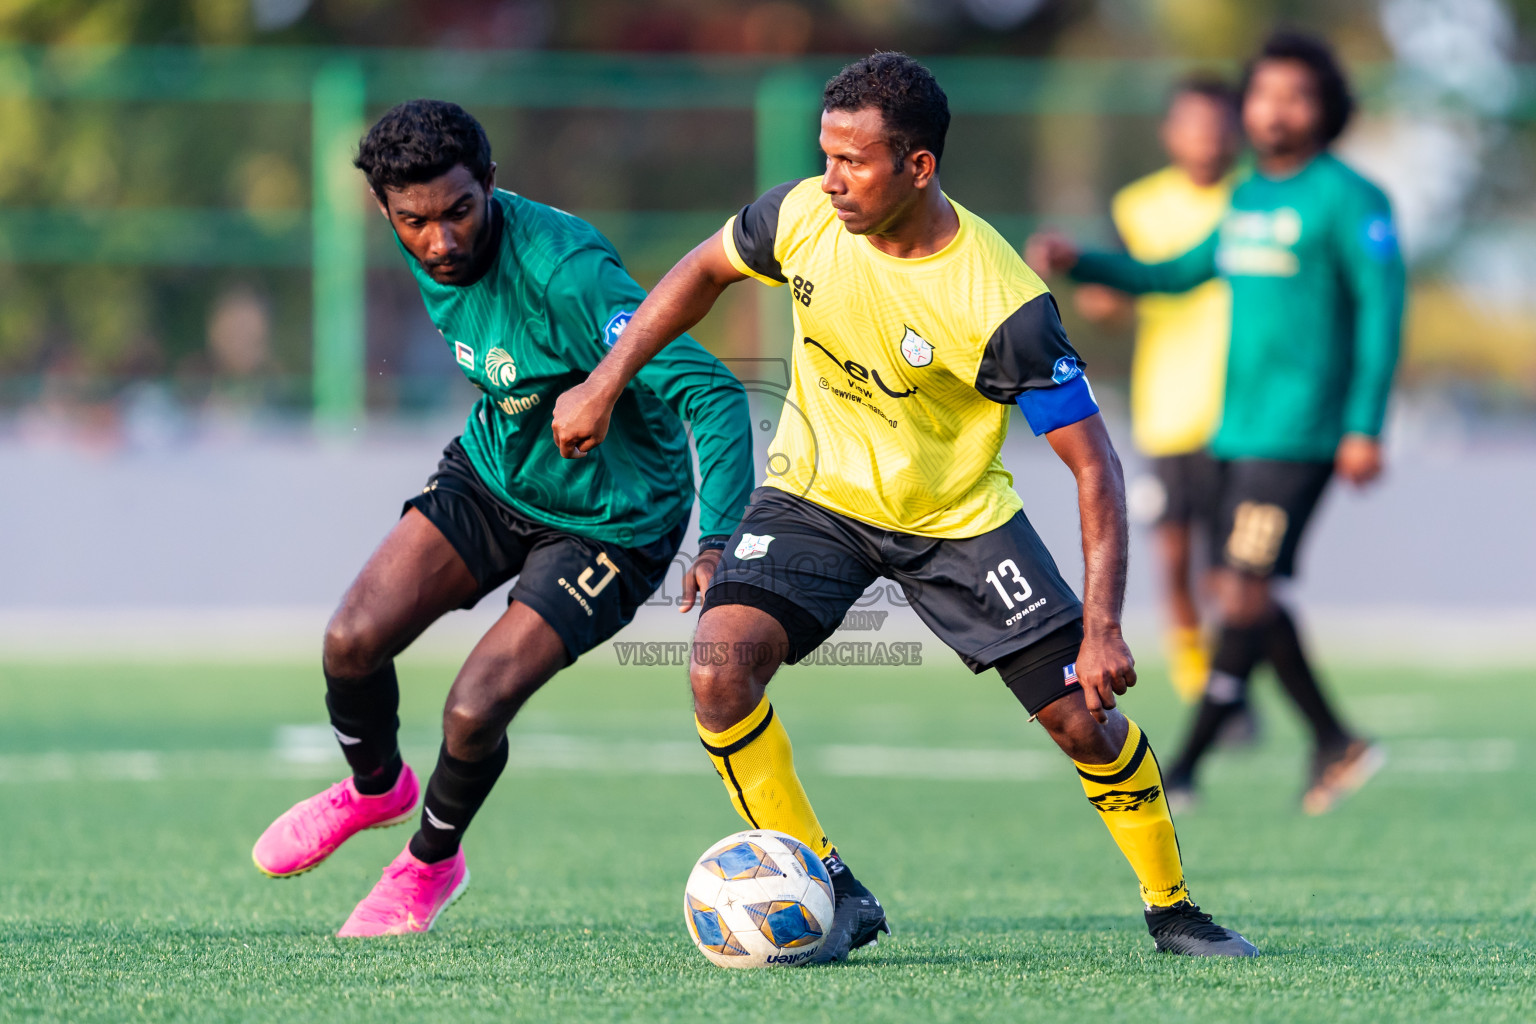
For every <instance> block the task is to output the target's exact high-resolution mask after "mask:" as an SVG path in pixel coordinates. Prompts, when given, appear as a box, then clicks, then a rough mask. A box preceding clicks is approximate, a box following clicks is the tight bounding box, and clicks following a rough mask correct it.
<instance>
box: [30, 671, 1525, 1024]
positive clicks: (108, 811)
mask: <svg viewBox="0 0 1536 1024" xmlns="http://www.w3.org/2000/svg"><path fill="white" fill-rule="evenodd" d="M1332 675H1333V678H1334V680H1335V682H1336V684H1337V685H1338V688H1339V690H1340V692H1341V693H1342V694H1343V695H1344V700H1345V703H1346V705H1347V706H1348V707H1349V709H1350V711H1351V714H1352V716H1353V718H1354V719H1355V721H1357V722H1358V723H1359V724H1360V725H1361V726H1362V727H1363V728H1365V729H1367V730H1369V731H1372V732H1374V733H1375V734H1376V735H1378V736H1380V737H1381V738H1382V739H1383V741H1384V742H1385V743H1386V745H1387V747H1388V750H1389V752H1390V755H1391V758H1392V760H1391V762H1390V763H1389V765H1388V767H1387V768H1386V769H1385V770H1384V771H1383V772H1382V774H1381V775H1380V776H1378V778H1377V779H1376V781H1374V782H1373V783H1372V784H1371V785H1370V786H1369V787H1367V788H1366V789H1365V790H1363V791H1362V792H1361V793H1359V794H1357V795H1356V796H1355V797H1354V798H1353V799H1352V800H1350V801H1349V802H1348V803H1346V804H1345V805H1344V806H1343V807H1341V808H1340V809H1339V810H1338V811H1337V812H1336V813H1335V814H1333V815H1331V816H1328V817H1326V818H1321V819H1309V818H1306V817H1303V816H1302V815H1301V814H1300V812H1299V811H1298V809H1297V800H1296V798H1297V795H1298V791H1299V788H1300V783H1301V778H1302V762H1303V758H1304V755H1305V751H1304V747H1303V744H1302V741H1301V738H1300V734H1299V733H1298V731H1297V729H1296V728H1295V725H1294V723H1293V721H1292V719H1291V715H1290V713H1289V710H1288V708H1286V707H1285V706H1284V705H1283V704H1281V703H1280V702H1279V700H1278V699H1275V698H1274V697H1273V695H1272V691H1273V687H1272V686H1271V685H1269V684H1262V685H1261V689H1260V694H1261V696H1262V697H1263V698H1264V700H1263V702H1262V705H1263V706H1262V710H1263V712H1264V721H1265V725H1266V729H1265V734H1264V740H1263V743H1262V744H1261V746H1260V748H1259V749H1257V750H1255V751H1251V752H1246V753H1240V754H1239V753H1231V754H1223V755H1221V756H1219V757H1218V758H1217V759H1215V760H1213V761H1212V762H1210V764H1209V770H1208V772H1207V786H1206V790H1205V801H1204V803H1203V805H1202V806H1201V807H1200V808H1199V810H1198V811H1197V812H1194V813H1191V814H1187V815H1183V816H1181V817H1180V819H1179V825H1180V835H1181V840H1182V847H1183V850H1184V854H1185V861H1186V868H1187V870H1188V873H1189V880H1190V883H1191V886H1192V887H1193V890H1194V894H1195V896H1196V898H1197V899H1198V900H1199V901H1200V902H1201V903H1202V904H1203V905H1204V906H1205V908H1206V909H1207V910H1209V911H1211V912H1213V913H1214V914H1216V915H1217V919H1218V920H1220V921H1222V922H1224V923H1227V924H1230V925H1231V926H1234V927H1237V928H1239V929H1240V930H1241V931H1243V932H1244V933H1245V934H1246V935H1247V936H1248V937H1249V938H1251V939H1253V940H1254V941H1255V942H1257V943H1258V944H1259V946H1260V947H1261V948H1262V949H1263V950H1264V956H1263V957H1262V958H1260V959H1258V960H1253V961H1196V960H1191V959H1187V958H1175V957H1168V956H1160V955H1157V954H1155V953H1153V951H1152V945H1151V941H1150V940H1149V939H1148V937H1147V935H1146V932H1145V929H1144V927H1143V925H1142V921H1141V908H1140V905H1139V903H1138V901H1137V899H1136V886H1135V880H1134V878H1133V877H1132V875H1131V873H1130V871H1129V869H1128V868H1127V866H1126V865H1125V863H1124V861H1123V860H1122V859H1121V858H1120V856H1119V854H1118V852H1117V851H1116V850H1115V849H1114V847H1113V846H1112V844H1111V842H1110V840H1109V838H1108V835H1107V833H1106V832H1105V830H1104V827H1103V825H1102V824H1101V823H1100V821H1099V820H1098V817H1097V816H1096V815H1095V814H1094V813H1093V812H1092V810H1091V809H1090V808H1089V807H1088V805H1087V804H1086V802H1085V801H1084V799H1083V795H1082V791H1081V789H1080V787H1079V786H1078V783H1077V781H1076V777H1075V775H1074V773H1073V772H1072V770H1071V767H1070V765H1069V764H1068V763H1067V762H1066V761H1065V760H1064V759H1059V758H1058V757H1056V755H1054V754H1053V752H1052V750H1051V748H1050V746H1049V744H1048V741H1047V739H1046V738H1045V736H1044V735H1043V733H1042V732H1041V731H1040V729H1039V727H1038V726H1035V725H1030V724H1028V723H1027V721H1026V717H1025V715H1024V714H1023V713H1022V712H1020V711H1019V709H1018V708H1017V706H1016V705H1014V704H1013V702H1012V698H1011V697H1010V696H1009V695H1008V693H1007V692H1006V691H1005V690H1004V689H1003V687H1002V686H1001V685H1000V684H998V683H997V682H996V680H995V679H991V678H988V677H982V678H980V679H977V678H972V677H971V676H970V675H969V674H968V673H967V672H965V671H964V670H963V669H960V668H958V667H957V666H953V665H952V663H951V662H949V661H948V660H944V661H942V662H941V663H940V664H937V665H928V666H925V667H922V668H892V669H839V668H801V669H791V670H786V671H785V673H784V674H783V675H782V676H781V678H780V680H779V681H777V682H776V683H775V684H774V686H773V688H772V693H773V696H774V699H775V705H776V707H777V709H778V711H779V713H780V715H781V716H782V717H783V718H784V720H785V722H786V723H787V725H788V728H789V730H790V734H791V736H792V737H793V738H794V740H795V742H796V749H797V757H798V758H799V762H800V765H801V769H802V776H803V777H804V779H805V781H806V784H807V787H808V788H809V790H810V793H811V796H812V798H813V800H814V801H815V802H816V806H817V808H818V810H819V812H820V814H821V817H822V820H823V823H824V824H825V825H826V827H827V828H828V829H829V831H830V833H831V835H832V837H833V839H834V841H836V842H837V843H838V844H839V846H840V848H841V850H842V852H843V853H844V854H845V856H846V857H847V860H848V862H849V863H850V864H851V865H852V866H853V868H854V869H855V871H856V872H858V874H859V876H860V877H861V878H862V879H863V880H864V881H865V882H866V883H867V884H868V885H869V886H870V887H871V888H872V889H873V890H874V891H875V892H876V893H877V894H878V895H879V896H880V897H881V899H882V900H883V902H884V903H885V904H886V906H887V909H888V911H889V913H890V917H891V921H892V923H893V925H894V926H895V929H896V934H895V935H894V936H892V937H890V938H889V939H888V940H882V942H881V944H880V946H879V948H878V949H875V950H865V951H861V952H860V953H858V954H855V956H854V958H853V960H852V962H850V963H848V964H846V965H842V966H834V967H830V968H813V969H775V970H766V971H725V970H721V969H718V968H715V967H713V966H711V965H710V964H708V963H707V962H706V961H705V960H704V958H703V957H702V956H700V955H699V954H698V953H697V952H696V951H695V950H694V948H693V946H692V944H691V943H690V941H689V939H688V935H687V932H686V930H685V928H684V926H683V923H682V919H681V918H682V915H681V909H680V903H681V893H682V883H683V880H684V878H685V877H686V875H687V873H688V870H689V868H690V867H691V865H692V863H693V860H694V858H695V857H697V856H698V854H699V853H700V852H702V851H703V849H704V848H705V847H707V846H708V845H709V844H710V843H712V842H713V841H714V840H716V839H718V838H720V837H721V836H723V835H726V834H728V833H730V832H733V831H736V830H737V829H738V828H739V827H742V826H740V824H739V823H738V821H737V819H736V818H735V816H734V815H733V814H732V812H731V810H730V806H729V804H728V802H727V799H726V796H725V793H724V792H723V790H722V789H721V786H720V783H719V781H718V780H717V779H716V778H715V776H714V775H713V774H712V773H711V772H710V770H709V767H708V764H707V761H706V760H705V758H704V756H703V754H702V752H700V751H699V750H698V749H697V746H696V741H695V739H694V737H693V734H692V725H691V721H690V717H689V714H688V707H687V696H686V684H685V682H684V680H683V677H682V672H681V670H680V669H677V668H644V669H642V668H632V667H631V668H621V667H618V666H616V665H615V664H614V663H613V659H612V656H611V655H607V656H606V657H605V656H594V657H592V658H589V659H587V660H585V661H584V662H583V663H582V664H581V665H580V666H578V667H577V668H576V669H574V670H572V671H570V672H569V673H567V674H566V675H564V676H562V677H560V678H559V679H557V680H556V681H555V682H554V683H552V684H551V685H550V686H549V687H548V688H547V689H546V691H545V692H544V693H542V694H540V695H539V696H538V697H536V698H535V700H534V701H533V702H532V704H531V705H530V707H529V709H528V711H527V713H526V714H525V717H524V718H523V719H521V720H520V721H519V722H518V724H517V726H516V727H515V729H514V737H513V747H514V759H513V764H512V766H511V767H510V768H509V770H508V772H507V774H506V775H505V776H503V778H502V781H501V784H500V786H499V787H498V789H497V791H496V792H495V794H494V795H493V796H492V798H491V800H490V801H489V803H488V804H487V805H486V807H485V808H484V810H483V811H482V812H481V815H480V817H479V818H478V819H477V820H476V822H475V824H474V827H473V828H472V830H471V831H470V834H469V838H468V840H467V842H466V848H467V850H468V856H469V863H470V867H471V870H472V872H473V883H472V885H471V887H470V889H469V892H468V893H467V895H466V896H465V898H464V899H463V900H461V901H460V902H459V903H458V904H457V905H456V906H454V907H453V908H452V909H450V910H449V911H448V912H447V913H446V914H445V915H444V916H443V918H442V919H441V921H440V922H439V925H438V929H437V930H436V931H435V932H434V933H432V934H430V935H425V936H412V937H404V938H398V939H387V940H377V941H369V942H358V941H341V940H338V939H335V938H333V937H332V932H334V930H335V929H336V928H337V927H338V926H339V925H340V923H341V922H342V921H343V920H344V919H345V918H346V916H347V914H348V913H349V912H350V910H351V908H352V906H353V904H354V903H355V902H356V901H357V900H358V899H359V898H361V897H362V896H363V895H364V894H365V893H366V892H367V891H368V889H369V887H370V886H371V885H372V883H373V882H374V880H375V879H376V878H377V877H378V872H379V870H380V869H381V868H382V866H383V865H384V864H385V863H387V862H388V861H389V860H390V858H392V857H393V856H394V855H395V854H396V853H397V852H398V851H399V849H400V848H401V846H402V845H403V844H404V843H405V841H406V839H407V838H408V836H409V831H410V830H409V829H408V828H396V829H392V830H387V831H382V832H369V833H365V834H363V835H361V836H359V837H357V838H356V839H354V840H353V841H352V842H350V843H349V844H348V845H347V846H346V847H344V848H343V849H342V850H341V851H340V852H339V853H337V854H336V855H335V856H334V857H333V858H332V859H331V860H330V861H329V862H327V863H325V864H323V865H322V866H321V867H320V868H319V869H318V870H316V871H314V872H312V873H310V874H308V875H305V876H302V877H300V878H297V879H291V880H285V881H273V880H270V879H267V878H264V877H262V876H261V875H259V874H258V873H257V872H256V870H255V869H254V868H253V867H252V865H251V862H250V846H251V843H252V842H253V841H254V840H255V838H256V836H257V835H258V834H259V833H260V832H261V830H262V828H264V827H265V826H266V824H267V823H268V822H269V821H270V820H271V819H272V818H273V817H274V816H275V815H276V814H277V813H279V812H280V811H281V810H283V809H284V808H285V807H287V806H288V805H289V804H290V803H291V802H293V801H294V800H296V799H299V798H301V797H303V796H306V795H309V794H310V793H312V792H315V791H316V790H317V789H319V788H320V787H321V786H323V785H324V784H326V783H327V782H329V781H334V779H335V778H337V777H339V776H340V774H341V768H340V762H339V759H338V760H333V761H325V760H324V758H326V757H333V756H334V755H331V754H329V752H328V746H327V744H326V743H325V742H324V733H323V730H322V729H319V728H316V727H318V726H320V725H322V723H323V721H324V718H323V707H322V704H321V694H320V681H319V677H318V671H317V670H316V669H315V668H314V667H312V666H292V667H283V666H276V667H274V666H260V665H235V666H231V665H205V666H189V665H176V664H167V665H143V664H136V665H124V666H112V665H78V666H58V665H51V666H43V665H38V666H23V665H7V666H0V867H3V872H0V1019H7V1020H10V1019H16V1020H60V1021H93V1020H99V1021H121V1020H129V1019H133V1020H150V1021H157V1020H199V1021H201V1020H251V1019H255V1020H274V1021H301V1020H337V1021H343V1020H345V1021H369V1022H382V1021H393V1020H443V1021H450V1020H451V1021H479V1020H485V1021H492V1020H495V1021H505V1020H513V1019H530V1020H557V1019H566V1020H594V1019H595V1020H695V1019H697V1020H704V1019H708V1020H718V1021H727V1022H729V1021H736V1020H741V1021H757V1020H772V1021H775V1022H780V1024H782V1022H790V1021H794V1022H798V1021H807V1020H912V1021H945V1020H1009V1021H1029V1020H1072V1021H1081V1020H1100V1019H1115V1020H1126V1021H1163V1020H1168V1021H1183V1020H1211V1021H1236V1020H1265V1021H1271V1020H1295V1021H1333V1020H1340V1021H1343V1020H1349V1021H1376V1020H1404V1021H1417V1020H1427V1019H1468V1020H1472V1019H1475V1020H1477V1021H1479V1022H1492V1021H1502V1020H1510V1021H1516V1020H1519V1021H1526V1020H1532V1019H1536V957H1533V948H1536V886H1533V882H1532V877H1531V876H1532V867H1533V866H1536V813H1533V812H1536V797H1533V796H1532V793H1531V790H1530V788H1529V787H1528V786H1526V785H1525V782H1526V780H1527V778H1528V775H1527V773H1526V772H1525V771H1523V770H1522V766H1523V764H1524V763H1525V761H1526V759H1527V758H1529V756H1530V755H1531V753H1532V751H1533V749H1536V740H1533V739H1532V737H1533V735H1536V728H1533V727H1536V688H1533V687H1531V685H1530V682H1529V674H1528V673H1520V672H1514V671H1509V672H1503V673H1486V672H1473V671H1468V672H1466V673H1464V674H1461V675H1457V674H1454V673H1446V672H1430V671H1414V672H1404V671H1387V670H1383V669H1370V668H1354V669H1348V670H1345V669H1336V670H1334V672H1333V673H1332ZM451 676H452V666H449V665H443V664H438V663H430V662H424V661H420V660H416V661H413V660H410V659H406V660H405V661H403V662H402V668H401V677H402V689H403V690H404V692H405V700H404V706H403V708H402V719H403V721H404V733H403V739H404V743H405V746H406V752H407V755H408V756H409V757H410V759H411V760H412V761H413V762H414V763H415V765H416V767H417V769H418V770H419V771H421V772H422V774H423V776H425V774H426V772H427V771H429V770H430V767H431V763H430V757H431V753H432V752H433V751H434V750H435V745H436V738H435V723H436V719H437V713H438V708H439V706H440V701H441V698H442V696H443V694H444V692H445V691H446V688H447V684H448V682H449V680H450V679H451ZM1124 706H1125V707H1126V709H1127V710H1128V712H1129V713H1130V714H1131V715H1132V717H1134V718H1136V719H1137V720H1138V721H1140V722H1141V724H1142V725H1143V726H1144V727H1146V728H1147V729H1148V731H1149V733H1150V734H1151V735H1152V738H1153V741H1154V744H1156V745H1157V746H1158V748H1159V749H1161V751H1162V752H1163V756H1164V761H1165V763H1166V761H1167V759H1168V757H1170V756H1171V755H1172V753H1173V751H1174V748H1175V746H1176V742H1177V739H1178V737H1179V735H1180V733H1181V729H1182V725H1183V712H1182V710H1181V709H1180V708H1179V707H1178V706H1177V705H1176V704H1175V702H1174V700H1173V698H1172V697H1171V695H1170V691H1169V690H1168V687H1167V685H1166V683H1165V682H1164V680H1163V679H1162V678H1161V677H1160V675H1159V674H1158V673H1157V671H1156V669H1155V667H1154V668H1152V669H1149V670H1148V671H1147V673H1146V678H1145V679H1144V682H1143V685H1142V686H1141V687H1139V688H1138V689H1137V690H1136V691H1133V693H1132V695H1131V697H1130V698H1129V699H1128V700H1127V701H1126V702H1125V705H1124ZM284 726H299V727H300V728H299V729H297V730H293V729H288V730H284V729H283V727H284ZM305 727H307V728H305ZM296 737H297V739H296ZM284 750H286V751H287V752H286V753H283V751H284ZM313 759H321V760H319V761H318V762H316V761H314V760H313ZM859 772H866V773H867V774H864V775H860V774H858V773H859ZM1010 774H1016V775H1017V776H1018V777H1017V778H1010V777H1009V776H1010Z"/></svg>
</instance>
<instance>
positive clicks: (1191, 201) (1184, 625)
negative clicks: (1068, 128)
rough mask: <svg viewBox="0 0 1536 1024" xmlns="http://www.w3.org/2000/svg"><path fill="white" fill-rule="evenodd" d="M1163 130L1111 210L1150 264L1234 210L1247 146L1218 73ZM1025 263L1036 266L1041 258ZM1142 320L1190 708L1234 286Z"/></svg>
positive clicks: (1159, 304) (1172, 672) (1162, 517)
mask: <svg viewBox="0 0 1536 1024" xmlns="http://www.w3.org/2000/svg"><path fill="white" fill-rule="evenodd" d="M1159 134H1160V137H1161V139H1162V143H1163V148H1164V150H1166V151H1167V153H1168V156H1169V159H1170V163H1169V165H1168V166H1167V167H1164V168H1162V169H1160V170H1157V171H1154V172H1153V173H1151V174H1149V175H1147V176H1145V177H1143V178H1139V179H1137V180H1136V181H1133V182H1131V183H1130V184H1129V185H1126V186H1125V187H1124V188H1122V189H1121V190H1120V191H1119V192H1117V193H1116V194H1115V197H1114V199H1113V201H1112V202H1111V205H1110V214H1111V217H1112V218H1113V220H1114V226H1115V231H1116V233H1117V234H1118V235H1119V237H1120V240H1121V242H1122V243H1124V245H1125V249H1126V251H1127V252H1128V253H1130V254H1131V255H1132V256H1133V257H1135V258H1136V259H1138V260H1142V261H1145V262H1157V261H1158V260H1163V259H1168V258H1169V257H1172V256H1177V255H1178V254H1180V253H1182V252H1184V251H1185V250H1187V249H1189V248H1191V247H1193V246H1194V245H1196V244H1198V243H1199V242H1201V241H1204V239H1205V237H1206V236H1207V235H1209V234H1210V233H1211V230H1212V229H1213V228H1215V227H1216V225H1217V224H1218V223H1219V222H1220V220H1221V218H1222V217H1223V216H1224V215H1225V214H1226V212H1227V203H1228V201H1229V200H1230V199H1231V196H1232V186H1233V184H1234V178H1235V176H1236V172H1235V171H1234V169H1233V165H1234V164H1235V163H1236V161H1237V155H1238V152H1239V150H1240V148H1241V144H1242V132H1241V130H1240V128H1239V126H1238V108H1237V93H1236V91H1235V90H1234V89H1233V88H1232V86H1230V85H1228V84H1227V83H1226V82H1224V81H1222V80H1221V79H1219V78H1213V77H1210V76H1203V75H1202V76H1192V77H1190V78H1187V79H1184V80H1183V81H1181V82H1180V83H1179V84H1178V85H1177V86H1175V88H1174V90H1173V95H1172V98H1171V100H1170V102H1169V104H1168V112H1167V114H1166V116H1165V117H1164V118H1163V123H1162V126H1161V130H1160V133H1159ZM1026 259H1030V260H1031V262H1033V257H1032V254H1029V253H1026ZM1074 298H1075V299H1076V300H1077V307H1078V311H1079V312H1081V313H1083V314H1084V315H1085V316H1088V317H1090V318H1091V319H1095V320H1106V319H1111V318H1114V317H1116V316H1117V315H1118V314H1119V313H1120V311H1121V309H1122V307H1123V306H1124V304H1125V296H1124V294H1123V293H1121V292H1116V291H1114V290H1112V289H1109V288H1106V287H1104V286H1103V285H1092V284H1083V285H1080V286H1079V287H1078V288H1077V292H1076V294H1075V296H1074ZM1135 316H1136V346H1135V351H1134V354H1133V356H1132V359H1131V439H1132V440H1133V441H1134V442H1135V444H1136V447H1137V449H1138V450H1140V451H1141V453H1142V454H1143V455H1145V456H1147V458H1148V460H1149V462H1150V467H1149V468H1150V469H1151V471H1152V474H1153V476H1154V477H1155V479H1156V481H1157V485H1158V490H1159V494H1160V497H1161V502H1160V507H1159V509H1158V513H1157V517H1156V521H1155V523H1154V525H1153V538H1154V542H1155V544H1156V551H1157V558H1158V561H1159V563H1160V570H1161V573H1162V583H1163V598H1164V601H1165V603H1166V610H1167V615H1168V618H1169V620H1170V628H1169V630H1168V634H1167V644H1166V647H1167V652H1168V662H1169V664H1168V673H1169V677H1170V679H1171V680H1172V682H1173V686H1174V689H1175V690H1176V691H1177V692H1178V694H1179V696H1180V697H1182V698H1183V699H1184V700H1185V701H1186V702H1188V703H1193V702H1194V701H1197V700H1199V699H1200V695H1201V694H1202V693H1203V692H1204V690H1205V683H1206V679H1207V678H1208V677H1209V675H1210V657H1209V655H1208V653H1207V650H1206V641H1205V638H1204V637H1203V636H1202V633H1201V629H1200V593H1199V591H1200V589H1201V588H1200V587H1199V586H1197V585H1196V583H1195V581H1194V578H1193V577H1194V570H1195V568H1196V565H1199V566H1200V567H1201V568H1205V567H1207V566H1208V565H1209V564H1210V562H1211V558H1210V552H1208V551H1206V550H1204V548H1205V547H1206V546H1208V545H1206V544H1205V543H1203V542H1206V541H1208V539H1209V537H1210V534H1211V531H1212V529H1213V528H1214V525H1215V524H1214V522H1213V521H1212V520H1213V519H1214V515H1215V503H1216V491H1217V467H1216V463H1215V462H1214V460H1212V458H1211V455H1210V452H1209V451H1207V449H1206V446H1207V445H1208V444H1209V443H1210V440H1211V437H1212V435H1214V434H1215V433H1216V426H1217V424H1218V423H1220V422H1221V396H1222V385H1223V380H1224V378H1225V376H1226V369H1227V339H1228V333H1229V329H1230V324H1231V318H1232V293H1231V290H1230V289H1229V288H1228V287H1227V283H1226V282H1225V281H1222V280H1219V279H1213V280H1210V281H1207V282H1205V283H1204V284H1202V285H1199V286H1198V287H1195V288H1193V289H1191V290H1190V291H1188V292H1186V293H1184V294H1182V295H1144V296H1141V297H1140V298H1138V299H1136V300H1135ZM1248 722H1249V725H1250V728H1251V719H1250V720H1248Z"/></svg>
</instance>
